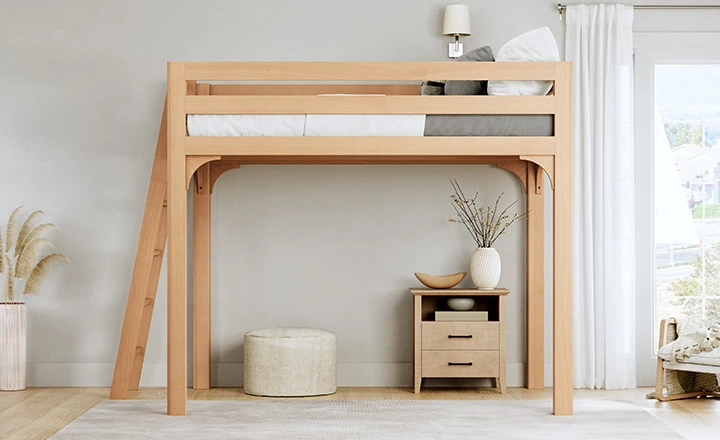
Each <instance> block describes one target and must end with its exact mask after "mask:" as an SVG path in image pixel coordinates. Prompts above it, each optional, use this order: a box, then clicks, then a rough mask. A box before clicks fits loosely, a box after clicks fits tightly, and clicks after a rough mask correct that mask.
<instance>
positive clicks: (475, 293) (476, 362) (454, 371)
mask: <svg viewBox="0 0 720 440" xmlns="http://www.w3.org/2000/svg"><path fill="white" fill-rule="evenodd" d="M410 293H411V294H412V296H413V299H414V302H413V304H414V314H413V329H414V330H413V331H414V335H415V338H414V339H415V344H414V345H415V346H414V355H413V370H414V390H415V393H419V392H420V386H421V382H422V378H424V377H446V378H453V377H465V378H493V379H495V384H496V388H497V390H498V391H499V392H500V393H504V392H505V374H506V366H505V358H506V354H505V351H506V347H505V331H506V330H505V328H506V327H505V297H506V296H507V295H508V294H509V293H510V292H509V291H508V290H507V289H503V288H496V289H493V290H478V289H462V288H458V289H410ZM448 297H473V298H475V305H474V307H473V310H476V309H477V310H480V309H481V310H484V311H487V312H488V317H489V319H490V320H489V321H487V322H473V321H468V322H438V321H435V320H434V319H435V311H436V310H440V309H441V308H442V307H443V306H444V305H445V303H446V302H447V298H448ZM418 334H419V335H420V336H419V337H418ZM418 365H419V366H420V368H418ZM418 375H419V377H418Z"/></svg>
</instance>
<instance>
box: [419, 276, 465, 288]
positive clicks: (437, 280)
mask: <svg viewBox="0 0 720 440" xmlns="http://www.w3.org/2000/svg"><path fill="white" fill-rule="evenodd" d="M465 275H467V272H458V273H454V274H451V275H428V274H426V273H420V272H415V277H416V278H417V279H418V280H419V281H420V282H421V283H423V284H424V285H426V286H427V287H429V288H431V289H449V288H451V287H454V286H457V285H458V284H459V283H460V281H462V280H463V278H465Z"/></svg>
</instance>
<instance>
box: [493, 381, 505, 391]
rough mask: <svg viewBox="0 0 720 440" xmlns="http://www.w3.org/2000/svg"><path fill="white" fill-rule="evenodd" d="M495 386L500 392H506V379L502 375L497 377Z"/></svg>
mask: <svg viewBox="0 0 720 440" xmlns="http://www.w3.org/2000/svg"><path fill="white" fill-rule="evenodd" d="M495 388H496V389H497V390H498V391H500V394H505V381H504V380H503V379H502V378H501V377H496V378H495Z"/></svg>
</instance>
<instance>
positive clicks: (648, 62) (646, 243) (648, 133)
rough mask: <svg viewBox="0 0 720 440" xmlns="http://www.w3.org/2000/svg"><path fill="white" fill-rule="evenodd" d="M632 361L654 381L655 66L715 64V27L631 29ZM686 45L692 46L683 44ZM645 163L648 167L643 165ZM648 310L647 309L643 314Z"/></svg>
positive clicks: (641, 378)
mask: <svg viewBox="0 0 720 440" xmlns="http://www.w3.org/2000/svg"><path fill="white" fill-rule="evenodd" d="M633 38H634V48H635V52H634V55H635V60H634V61H635V66H634V67H635V84H634V85H635V153H636V160H635V195H636V197H635V208H636V226H635V228H636V229H635V232H636V235H635V237H636V242H635V245H636V265H635V267H636V292H637V294H636V298H635V307H636V335H637V336H636V337H637V340H636V362H637V384H638V386H651V385H653V384H654V382H655V370H656V364H657V356H656V350H657V345H658V341H657V340H655V330H654V322H655V312H656V310H655V300H656V298H655V281H656V280H655V239H654V235H655V230H654V225H655V218H654V209H655V205H654V199H655V191H654V190H655V188H654V178H655V175H654V166H652V164H654V161H655V156H654V151H653V147H654V141H655V139H654V106H655V93H654V90H655V75H654V70H655V65H658V64H720V32H693V33H687V32H635V33H634V34H633ZM688 48H692V49H688ZM648 164H651V166H648ZM647 310H652V313H647Z"/></svg>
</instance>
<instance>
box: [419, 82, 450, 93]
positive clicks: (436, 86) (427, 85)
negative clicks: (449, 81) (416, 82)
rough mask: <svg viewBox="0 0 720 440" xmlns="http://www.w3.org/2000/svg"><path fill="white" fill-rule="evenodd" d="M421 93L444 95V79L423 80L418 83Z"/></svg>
mask: <svg viewBox="0 0 720 440" xmlns="http://www.w3.org/2000/svg"><path fill="white" fill-rule="evenodd" d="M420 94H421V95H444V94H445V81H424V82H423V83H422V84H421V85H420Z"/></svg>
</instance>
